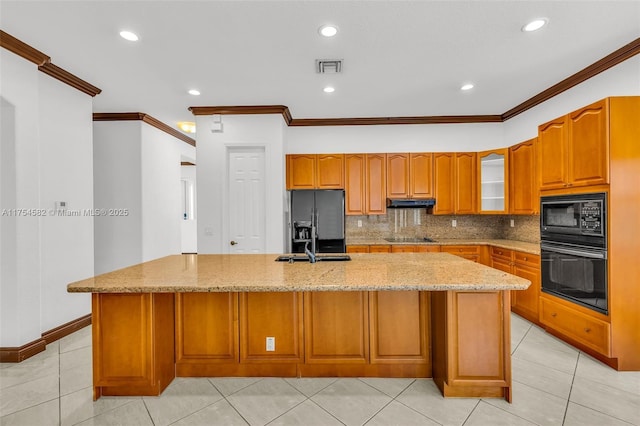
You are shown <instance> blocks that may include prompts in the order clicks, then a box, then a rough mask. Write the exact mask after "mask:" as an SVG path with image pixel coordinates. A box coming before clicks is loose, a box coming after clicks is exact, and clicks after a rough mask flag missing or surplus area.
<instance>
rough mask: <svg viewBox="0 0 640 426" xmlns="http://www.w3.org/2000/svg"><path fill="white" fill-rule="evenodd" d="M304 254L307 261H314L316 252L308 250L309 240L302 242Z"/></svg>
mask: <svg viewBox="0 0 640 426" xmlns="http://www.w3.org/2000/svg"><path fill="white" fill-rule="evenodd" d="M314 245H315V244H314ZM304 254H306V255H307V256H309V263H316V254H315V253H314V252H313V251H312V250H309V241H307V242H306V243H304Z"/></svg>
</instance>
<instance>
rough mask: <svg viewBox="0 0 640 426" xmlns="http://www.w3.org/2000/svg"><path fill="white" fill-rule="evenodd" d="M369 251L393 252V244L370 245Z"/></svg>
mask: <svg viewBox="0 0 640 426" xmlns="http://www.w3.org/2000/svg"><path fill="white" fill-rule="evenodd" d="M369 253H391V246H390V245H384V244H378V245H373V246H369Z"/></svg>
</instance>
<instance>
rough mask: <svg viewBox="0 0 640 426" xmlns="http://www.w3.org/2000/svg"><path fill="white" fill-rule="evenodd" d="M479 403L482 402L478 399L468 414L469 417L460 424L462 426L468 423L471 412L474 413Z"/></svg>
mask: <svg viewBox="0 0 640 426" xmlns="http://www.w3.org/2000/svg"><path fill="white" fill-rule="evenodd" d="M481 402H482V399H478V402H476V405H475V406H474V407H473V410H471V411H470V412H469V415H468V416H467V417H466V418H465V419H464V421H463V422H462V426H464V425H465V424H466V423H467V422H468V421H469V418H470V417H471V415H473V412H474V411H476V409H477V408H478V406H479V405H480V403H481Z"/></svg>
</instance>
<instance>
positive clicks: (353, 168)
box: [344, 154, 365, 215]
mask: <svg viewBox="0 0 640 426" xmlns="http://www.w3.org/2000/svg"><path fill="white" fill-rule="evenodd" d="M344 178H345V191H344V192H345V195H344V196H345V214H347V215H364V214H365V155H364V154H346V155H345V156H344Z"/></svg>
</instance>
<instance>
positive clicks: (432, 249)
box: [416, 245, 440, 253]
mask: <svg viewBox="0 0 640 426" xmlns="http://www.w3.org/2000/svg"><path fill="white" fill-rule="evenodd" d="M416 252H418V253H439V252H440V246H428V245H419V246H416Z"/></svg>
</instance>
